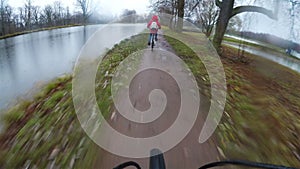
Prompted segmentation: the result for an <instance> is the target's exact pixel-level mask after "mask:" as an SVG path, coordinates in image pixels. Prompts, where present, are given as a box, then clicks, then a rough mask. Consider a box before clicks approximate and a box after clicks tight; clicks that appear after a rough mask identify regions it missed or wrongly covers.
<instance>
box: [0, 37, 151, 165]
mask: <svg viewBox="0 0 300 169" xmlns="http://www.w3.org/2000/svg"><path fill="white" fill-rule="evenodd" d="M146 39H147V35H138V36H134V37H132V38H131V39H127V40H124V41H122V42H121V43H120V44H118V45H115V47H114V48H113V49H112V50H110V51H109V52H108V53H107V55H106V56H105V58H104V59H103V61H102V63H101V65H99V68H98V74H97V77H96V85H97V86H99V87H98V88H96V96H97V102H98V105H99V108H100V110H101V112H102V113H103V114H104V116H105V117H108V115H109V114H110V111H111V105H112V100H111V97H110V95H111V90H110V85H107V86H106V87H105V88H104V87H102V86H103V84H104V82H105V81H106V80H107V81H108V83H109V84H110V83H111V76H104V75H105V72H106V71H108V72H110V74H113V73H114V72H115V70H116V68H117V66H118V65H119V63H120V62H121V61H122V60H124V59H125V58H126V57H127V56H128V55H129V54H131V53H132V52H135V51H138V50H141V49H144V48H145V47H146V43H145V41H146ZM2 119H3V121H4V122H5V128H4V133H3V134H2V135H1V136H0V168H26V167H30V168H34V167H36V168H49V167H50V166H51V165H54V166H55V167H58V168H93V165H94V160H95V159H96V158H97V155H98V151H99V148H98V147H97V145H96V144H95V143H93V142H92V141H91V140H90V138H89V137H88V136H87V135H86V134H85V132H84V131H83V129H82V128H81V126H80V124H79V121H78V120H77V117H76V113H75V110H74V107H73V100H72V77H71V76H67V77H64V78H59V79H56V80H55V81H53V82H51V83H49V84H48V85H47V86H46V87H45V88H44V89H43V90H42V91H41V92H39V93H38V94H37V95H36V96H35V97H34V99H33V101H28V102H27V101H26V102H23V103H20V104H19V105H16V106H14V107H12V108H11V109H10V110H8V111H7V112H6V113H5V115H4V116H3V118H2ZM55 150H57V151H58V153H57V154H56V156H53V159H49V157H50V155H51V154H52V152H54V151H55Z"/></svg>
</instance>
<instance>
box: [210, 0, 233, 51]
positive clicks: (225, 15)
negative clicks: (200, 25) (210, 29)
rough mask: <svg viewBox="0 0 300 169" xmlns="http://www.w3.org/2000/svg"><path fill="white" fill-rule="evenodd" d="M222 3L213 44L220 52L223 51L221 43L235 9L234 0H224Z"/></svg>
mask: <svg viewBox="0 0 300 169" xmlns="http://www.w3.org/2000/svg"><path fill="white" fill-rule="evenodd" d="M220 5H221V6H220V8H221V10H220V14H219V17H218V20H217V27H216V32H215V36H214V39H213V45H214V46H215V48H216V49H217V50H218V53H221V43H222V40H223V37H224V34H225V32H226V29H227V25H228V22H229V19H230V17H231V14H232V11H233V5H234V0H226V1H222V3H221V4H220Z"/></svg>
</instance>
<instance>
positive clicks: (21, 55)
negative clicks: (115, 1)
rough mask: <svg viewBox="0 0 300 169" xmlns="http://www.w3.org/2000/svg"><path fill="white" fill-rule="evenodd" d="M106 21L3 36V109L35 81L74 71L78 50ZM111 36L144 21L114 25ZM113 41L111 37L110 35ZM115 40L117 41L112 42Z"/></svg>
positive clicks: (0, 76)
mask: <svg viewBox="0 0 300 169" xmlns="http://www.w3.org/2000/svg"><path fill="white" fill-rule="evenodd" d="M101 27H103V25H93V26H82V27H73V28H64V29H58V30H50V31H43V32H36V33H31V34H27V35H22V36H17V37H14V38H9V39H4V40H0V90H1V94H0V109H1V108H5V107H7V105H8V103H9V102H11V101H12V100H15V99H16V98H17V97H18V96H20V95H23V94H24V93H26V92H27V91H29V90H30V89H31V88H33V87H34V85H35V84H37V83H39V82H45V81H48V80H51V79H53V78H55V77H58V76H60V75H63V74H65V73H71V72H72V69H73V66H74V63H75V61H76V59H77V56H78V53H79V51H80V49H81V48H82V46H83V45H84V44H85V42H86V41H87V40H88V38H89V37H90V36H91V35H92V34H93V33H94V32H96V31H97V30H98V29H99V28H101ZM113 27H115V28H116V29H115V30H113V31H114V32H116V31H118V32H117V35H114V34H113V33H114V32H103V34H105V35H110V36H119V37H120V38H123V36H125V35H128V34H136V33H138V32H141V31H142V30H143V29H144V27H145V26H144V24H141V25H114V26H113ZM106 40H107V41H110V39H109V38H108V39H106ZM109 43H112V44H114V43H115V42H109Z"/></svg>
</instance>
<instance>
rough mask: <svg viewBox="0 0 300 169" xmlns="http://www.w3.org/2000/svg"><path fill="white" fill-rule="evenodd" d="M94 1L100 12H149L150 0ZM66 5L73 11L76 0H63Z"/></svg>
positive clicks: (38, 0)
mask: <svg viewBox="0 0 300 169" xmlns="http://www.w3.org/2000/svg"><path fill="white" fill-rule="evenodd" d="M25 1H26V0H8V3H9V4H10V5H11V6H14V7H20V6H23V5H24V3H25ZM55 1H57V0H47V1H45V0H32V2H33V4H34V5H37V6H44V5H47V4H53V3H54V2H55ZM90 1H93V3H94V4H93V5H92V6H93V7H95V6H98V7H97V9H99V10H100V11H99V13H100V14H105V13H106V14H114V15H115V14H120V13H121V12H122V11H123V10H124V9H130V10H132V9H135V10H136V11H137V12H138V13H139V14H143V13H147V12H148V8H147V7H148V6H149V0H90ZM61 2H62V3H63V5H64V6H69V7H70V9H71V10H72V11H73V10H74V9H75V8H74V6H75V4H76V0H61Z"/></svg>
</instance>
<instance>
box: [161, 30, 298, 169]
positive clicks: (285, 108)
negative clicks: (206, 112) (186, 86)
mask: <svg viewBox="0 0 300 169" xmlns="http://www.w3.org/2000/svg"><path fill="white" fill-rule="evenodd" d="M165 32H166V35H172V36H175V37H178V39H180V40H182V39H184V41H185V42H188V45H189V46H192V47H193V46H195V45H198V48H199V54H200V55H205V56H207V57H208V58H209V56H210V55H211V54H210V52H209V51H208V50H207V48H209V46H208V44H207V43H206V39H205V37H204V35H201V34H195V33H184V34H177V33H175V32H171V31H169V30H166V31H165ZM166 38H167V40H168V42H169V43H170V44H171V45H172V47H173V48H174V50H175V51H176V53H177V54H178V55H179V57H181V58H182V59H183V60H184V61H185V62H186V63H187V65H188V66H189V67H190V68H191V70H192V72H193V73H194V75H195V76H196V79H197V81H198V84H200V88H203V87H204V89H205V90H206V91H209V90H208V88H209V79H208V77H207V74H206V71H205V67H204V66H203V64H202V63H201V61H199V59H198V58H197V57H196V56H195V53H194V52H193V51H192V50H190V49H188V48H187V47H186V46H185V45H184V44H182V43H181V42H179V41H177V40H175V39H173V38H170V37H168V36H166ZM237 53H238V51H237V50H235V49H233V48H228V47H224V54H223V56H222V57H221V60H222V63H223V66H224V69H225V73H226V78H227V88H228V91H227V103H226V107H225V113H224V116H223V118H222V122H221V124H220V125H219V126H218V129H217V131H216V135H217V138H218V146H219V151H220V155H221V156H223V158H227V159H228V158H229V159H245V160H252V161H257V162H266V163H273V164H280V165H288V166H300V147H299V138H300V125H299V124H300V112H299V107H300V89H299V86H300V74H298V73H296V72H294V71H292V70H290V69H288V68H285V67H283V66H281V65H279V64H276V63H274V62H271V61H269V60H266V59H263V58H261V57H258V56H254V55H251V54H248V53H245V58H244V59H242V60H236V59H233V58H235V57H236V55H237ZM201 76H202V78H201ZM203 82H204V83H203ZM202 90H203V89H202ZM204 94H207V95H209V94H208V93H207V92H204Z"/></svg>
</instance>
